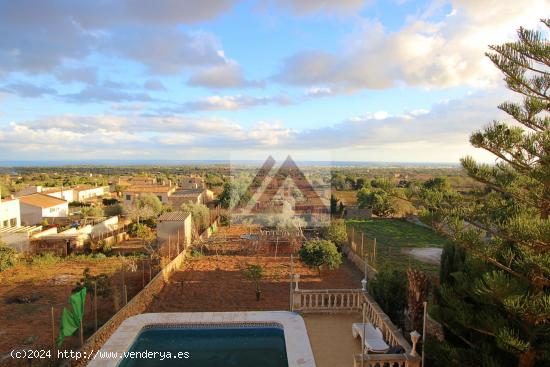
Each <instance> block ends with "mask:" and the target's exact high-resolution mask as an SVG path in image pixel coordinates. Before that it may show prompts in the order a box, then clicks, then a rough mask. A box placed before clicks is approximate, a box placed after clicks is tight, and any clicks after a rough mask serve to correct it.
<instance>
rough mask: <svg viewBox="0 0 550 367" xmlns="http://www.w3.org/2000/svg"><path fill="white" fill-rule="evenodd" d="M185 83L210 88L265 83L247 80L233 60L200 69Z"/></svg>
mask: <svg viewBox="0 0 550 367" xmlns="http://www.w3.org/2000/svg"><path fill="white" fill-rule="evenodd" d="M187 84H188V85H190V86H194V87H205V88H210V89H226V88H247V87H264V86H265V83H264V82H260V81H253V80H247V79H246V78H245V76H244V73H243V71H242V68H241V66H240V65H239V64H237V62H235V61H234V60H227V61H226V62H225V63H224V64H221V65H217V66H212V67H209V68H205V69H202V70H200V71H198V72H196V73H195V74H193V75H191V77H190V78H189V80H188V81H187Z"/></svg>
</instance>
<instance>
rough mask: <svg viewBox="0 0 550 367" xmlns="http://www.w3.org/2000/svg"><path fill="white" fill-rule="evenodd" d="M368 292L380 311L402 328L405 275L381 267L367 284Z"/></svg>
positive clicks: (401, 272) (396, 270) (400, 270)
mask: <svg viewBox="0 0 550 367" xmlns="http://www.w3.org/2000/svg"><path fill="white" fill-rule="evenodd" d="M369 292H370V293H371V294H372V296H373V297H374V300H375V301H376V302H377V303H378V304H379V305H380V307H382V310H384V312H385V313H386V314H387V315H388V316H389V317H390V319H391V320H392V321H393V322H394V323H395V324H397V325H400V326H403V322H404V311H405V307H406V305H407V273H406V272H405V271H404V270H402V269H398V268H397V269H396V268H393V267H390V266H388V265H384V266H382V267H381V269H380V271H379V272H378V274H377V275H376V278H375V279H374V280H372V281H371V282H370V284H369Z"/></svg>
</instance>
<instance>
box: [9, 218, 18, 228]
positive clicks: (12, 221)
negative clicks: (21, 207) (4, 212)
mask: <svg viewBox="0 0 550 367" xmlns="http://www.w3.org/2000/svg"><path fill="white" fill-rule="evenodd" d="M16 225H17V218H11V219H10V227H15V226H16Z"/></svg>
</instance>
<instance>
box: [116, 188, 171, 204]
mask: <svg viewBox="0 0 550 367" xmlns="http://www.w3.org/2000/svg"><path fill="white" fill-rule="evenodd" d="M174 191H176V187H175V186H159V185H146V186H131V187H128V188H126V189H124V191H122V199H123V200H124V204H128V205H131V204H133V203H134V201H135V200H136V199H137V198H138V197H140V196H142V195H146V194H151V195H155V196H156V197H158V198H159V200H160V201H161V202H162V203H163V204H168V203H169V197H170V196H171V195H172V194H173V193H174Z"/></svg>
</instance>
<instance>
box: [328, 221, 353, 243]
mask: <svg viewBox="0 0 550 367" xmlns="http://www.w3.org/2000/svg"><path fill="white" fill-rule="evenodd" d="M323 237H324V238H325V239H327V240H329V241H331V242H333V243H334V244H335V245H336V246H338V247H342V246H345V245H346V243H347V242H348V234H347V232H346V222H344V221H343V220H342V219H338V220H335V221H332V222H331V223H330V226H328V227H326V228H325V230H324V233H323Z"/></svg>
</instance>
